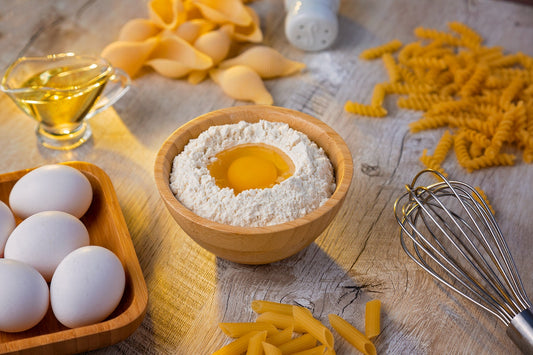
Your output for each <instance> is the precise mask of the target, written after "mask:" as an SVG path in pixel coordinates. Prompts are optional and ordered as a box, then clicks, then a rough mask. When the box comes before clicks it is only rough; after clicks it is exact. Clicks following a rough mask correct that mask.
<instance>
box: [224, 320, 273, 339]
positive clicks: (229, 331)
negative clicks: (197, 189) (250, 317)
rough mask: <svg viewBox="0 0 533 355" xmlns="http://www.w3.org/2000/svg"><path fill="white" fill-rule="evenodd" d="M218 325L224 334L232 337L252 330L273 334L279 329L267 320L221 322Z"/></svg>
mask: <svg viewBox="0 0 533 355" xmlns="http://www.w3.org/2000/svg"><path fill="white" fill-rule="evenodd" d="M218 326H219V327H220V329H222V331H223V332H224V334H226V335H227V336H230V337H232V338H238V337H241V336H243V335H244V334H246V333H249V332H251V331H263V330H265V331H267V335H269V336H271V335H274V334H276V333H278V330H277V329H276V327H275V326H274V325H272V324H271V323H265V322H248V323H219V324H218Z"/></svg>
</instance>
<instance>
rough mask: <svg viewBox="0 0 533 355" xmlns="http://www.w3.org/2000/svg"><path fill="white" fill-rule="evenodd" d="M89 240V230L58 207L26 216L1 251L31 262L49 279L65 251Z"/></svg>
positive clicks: (6, 255) (8, 256)
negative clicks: (54, 209) (55, 209)
mask: <svg viewBox="0 0 533 355" xmlns="http://www.w3.org/2000/svg"><path fill="white" fill-rule="evenodd" d="M89 243H90V240H89V232H88V231H87V228H85V225H84V224H83V223H82V222H81V221H80V220H79V219H77V218H76V217H74V216H72V215H71V214H68V213H65V212H61V211H45V212H39V213H36V214H34V215H32V216H30V217H28V218H26V219H25V220H23V221H22V222H21V223H20V224H19V225H18V226H17V227H16V228H15V229H14V230H13V232H11V235H10V236H9V239H8V240H7V243H6V246H5V250H4V255H5V257H6V258H9V259H13V260H18V261H22V262H24V263H27V264H29V265H31V266H33V267H34V268H35V269H37V271H39V272H40V273H41V275H43V277H44V279H45V280H46V281H50V280H51V279H52V275H53V273H54V271H55V269H56V267H57V265H59V263H60V262H61V260H63V258H64V257H65V256H67V254H69V253H70V252H71V251H73V250H75V249H77V248H80V247H82V246H86V245H89Z"/></svg>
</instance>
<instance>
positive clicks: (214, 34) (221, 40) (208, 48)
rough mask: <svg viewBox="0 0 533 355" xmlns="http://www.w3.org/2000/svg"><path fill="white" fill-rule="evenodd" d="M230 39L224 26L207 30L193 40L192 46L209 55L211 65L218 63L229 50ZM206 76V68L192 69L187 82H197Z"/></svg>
mask: <svg viewBox="0 0 533 355" xmlns="http://www.w3.org/2000/svg"><path fill="white" fill-rule="evenodd" d="M230 46H231V39H230V36H229V34H228V31H227V30H226V29H225V28H220V29H218V30H216V31H211V32H207V33H205V34H203V35H201V36H200V37H198V39H197V40H196V41H195V42H194V48H196V49H198V50H199V51H200V52H202V53H204V54H207V55H208V56H209V57H211V59H212V61H213V65H216V64H218V63H219V62H220V61H221V60H222V59H224V58H225V57H226V56H227V55H228V52H229V49H230ZM206 76H207V69H203V70H194V71H192V72H191V73H190V74H189V77H188V79H187V80H188V82H189V83H191V84H198V83H199V82H200V81H202V80H204V78H205V77H206Z"/></svg>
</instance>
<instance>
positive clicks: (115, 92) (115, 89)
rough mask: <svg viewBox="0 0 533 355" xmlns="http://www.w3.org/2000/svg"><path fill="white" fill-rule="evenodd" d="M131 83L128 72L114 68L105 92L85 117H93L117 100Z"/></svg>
mask: <svg viewBox="0 0 533 355" xmlns="http://www.w3.org/2000/svg"><path fill="white" fill-rule="evenodd" d="M130 84H131V79H130V77H129V76H128V74H126V72H125V71H123V70H122V69H119V68H114V73H113V74H112V75H111V76H110V77H109V79H108V81H107V84H106V87H105V89H104V92H102V94H101V95H100V98H99V99H98V101H97V102H96V105H94V107H93V108H92V110H91V111H89V113H87V115H86V116H85V118H91V117H93V116H94V115H96V114H98V113H100V112H102V111H104V110H105V109H107V108H108V107H109V106H111V105H113V104H114V103H115V102H117V100H118V99H120V98H121V97H122V96H123V95H124V94H125V93H126V92H127V91H128V90H129V88H130Z"/></svg>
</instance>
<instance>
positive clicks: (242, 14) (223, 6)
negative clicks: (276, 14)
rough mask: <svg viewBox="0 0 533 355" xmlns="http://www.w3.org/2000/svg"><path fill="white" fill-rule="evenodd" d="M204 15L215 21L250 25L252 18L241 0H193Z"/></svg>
mask: <svg viewBox="0 0 533 355" xmlns="http://www.w3.org/2000/svg"><path fill="white" fill-rule="evenodd" d="M192 2H193V4H194V5H195V6H196V7H198V9H199V10H200V11H201V12H202V15H204V17H205V18H206V19H208V20H210V21H213V22H215V23H227V22H229V23H233V24H235V25H238V26H248V25H249V24H250V23H251V22H252V18H251V17H250V14H249V13H248V11H246V9H245V7H244V5H243V4H242V2H241V1H240V0H225V1H220V0H192Z"/></svg>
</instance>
